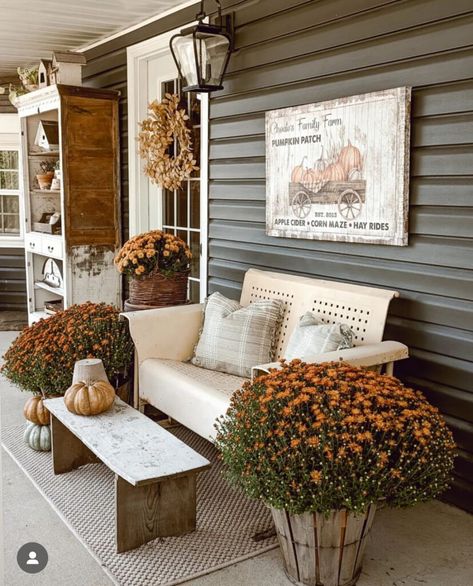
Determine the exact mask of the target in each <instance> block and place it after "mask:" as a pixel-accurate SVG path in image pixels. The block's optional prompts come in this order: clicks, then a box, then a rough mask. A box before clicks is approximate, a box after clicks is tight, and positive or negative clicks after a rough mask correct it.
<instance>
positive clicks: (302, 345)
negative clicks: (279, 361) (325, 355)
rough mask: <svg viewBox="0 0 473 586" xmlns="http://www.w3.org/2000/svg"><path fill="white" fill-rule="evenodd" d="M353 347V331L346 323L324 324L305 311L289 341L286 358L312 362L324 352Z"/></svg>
mask: <svg viewBox="0 0 473 586" xmlns="http://www.w3.org/2000/svg"><path fill="white" fill-rule="evenodd" d="M345 348H353V332H352V331H351V329H350V328H349V327H348V326H346V325H345V324H324V323H322V322H321V321H320V319H319V318H318V317H316V316H315V315H314V314H313V313H311V312H310V311H308V312H307V313H305V314H304V315H303V316H302V317H301V319H300V321H299V323H298V324H297V327H296V328H295V329H294V331H293V332H292V334H291V337H290V338H289V342H288V343H287V347H286V352H285V358H286V360H293V359H294V358H300V359H301V360H302V361H303V362H312V361H313V360H314V359H315V357H316V356H317V355H318V354H321V353H322V352H333V351H334V350H343V349H345Z"/></svg>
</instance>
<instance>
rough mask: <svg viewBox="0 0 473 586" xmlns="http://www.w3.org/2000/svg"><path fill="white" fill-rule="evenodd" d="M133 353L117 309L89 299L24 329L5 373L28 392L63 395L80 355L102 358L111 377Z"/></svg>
mask: <svg viewBox="0 0 473 586" xmlns="http://www.w3.org/2000/svg"><path fill="white" fill-rule="evenodd" d="M132 353H133V342H132V341H131V338H130V335H129V333H128V330H127V327H126V324H125V323H123V322H121V321H119V312H118V310H117V309H116V308H115V307H113V306H111V305H106V304H105V303H90V302H89V303H84V304H82V305H73V306H72V307H70V308H69V309H66V310H65V311H61V312H58V313H56V314H55V315H52V316H51V317H49V318H48V319H42V320H40V321H38V322H36V323H35V324H33V325H32V326H30V327H29V328H25V329H24V330H23V331H22V332H21V334H20V335H19V336H18V337H17V338H16V339H15V340H14V341H13V343H12V344H11V346H10V348H9V349H8V350H7V352H6V354H5V356H4V359H5V364H4V365H3V367H2V373H3V374H4V375H5V376H6V377H7V378H8V379H10V380H11V381H12V382H14V383H15V384H17V385H18V386H19V387H20V388H21V389H23V390H25V391H30V392H33V393H40V392H41V391H44V392H45V393H47V394H57V395H63V394H64V393H65V391H66V390H67V388H68V387H69V386H70V384H71V382H72V374H73V370H74V364H75V362H76V361H77V360H82V359H83V358H91V357H94V358H100V359H101V360H102V361H103V364H104V367H105V371H106V373H107V376H108V377H109V379H110V380H112V379H113V377H114V375H116V374H117V373H119V372H121V371H122V370H126V369H128V368H129V366H130V363H131V360H132V355H133V354H132Z"/></svg>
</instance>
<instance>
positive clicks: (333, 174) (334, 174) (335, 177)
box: [324, 163, 347, 182]
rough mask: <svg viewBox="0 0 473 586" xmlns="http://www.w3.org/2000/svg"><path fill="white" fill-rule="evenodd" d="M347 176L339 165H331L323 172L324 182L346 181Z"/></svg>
mask: <svg viewBox="0 0 473 586" xmlns="http://www.w3.org/2000/svg"><path fill="white" fill-rule="evenodd" d="M346 178H347V174H346V173H345V169H344V168H343V167H342V165H340V163H332V164H331V165H329V166H328V167H327V168H326V169H325V171H324V180H325V181H336V182H340V181H346Z"/></svg>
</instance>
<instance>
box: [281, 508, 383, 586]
mask: <svg viewBox="0 0 473 586" xmlns="http://www.w3.org/2000/svg"><path fill="white" fill-rule="evenodd" d="M375 512H376V505H370V507H369V508H368V510H367V511H366V512H365V513H360V514H359V515H355V514H354V513H352V512H349V511H332V512H331V513H329V514H328V516H325V515H323V514H322V513H303V514H302V515H290V514H289V513H287V512H286V511H284V510H280V509H271V513H272V515H273V520H274V524H275V526H276V532H277V535H278V540H279V545H280V547H281V551H282V554H283V559H284V569H285V572H286V574H287V577H288V578H289V580H291V582H293V583H295V584H300V585H304V586H354V584H356V582H357V580H358V577H359V575H360V573H361V566H362V562H363V553H364V550H365V546H366V542H367V538H368V535H369V532H370V529H371V526H372V524H373V519H374V514H375Z"/></svg>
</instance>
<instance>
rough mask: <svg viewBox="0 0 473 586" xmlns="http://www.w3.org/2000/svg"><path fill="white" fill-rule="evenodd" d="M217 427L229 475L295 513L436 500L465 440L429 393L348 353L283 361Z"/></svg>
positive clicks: (242, 393) (238, 397)
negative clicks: (340, 359)
mask: <svg viewBox="0 0 473 586" xmlns="http://www.w3.org/2000/svg"><path fill="white" fill-rule="evenodd" d="M217 431H218V435H217V441H216V444H217V447H218V448H219V449H220V451H221V454H222V458H223V461H224V464H225V466H226V474H227V477H228V479H229V480H230V481H231V482H232V483H233V484H234V485H236V486H239V487H241V488H243V490H244V491H245V492H246V494H247V495H249V496H250V497H252V498H255V499H260V500H262V501H264V502H265V503H266V504H267V505H270V506H272V507H275V508H277V509H286V510H287V511H289V512H290V513H294V514H299V513H304V512H306V511H312V512H319V513H327V512H329V511H331V510H341V509H347V510H350V511H355V512H357V511H358V512H361V511H364V510H366V508H367V506H368V505H369V504H371V503H376V502H378V501H380V500H384V501H385V502H386V503H387V504H389V505H393V506H408V505H413V504H415V503H417V502H421V501H427V500H429V499H431V498H434V497H436V496H438V495H439V494H440V493H441V492H442V491H443V490H445V489H446V488H447V486H448V483H449V480H450V474H451V470H452V466H453V458H454V448H455V445H454V442H453V438H452V434H451V432H450V431H449V429H448V428H447V426H446V424H445V422H444V420H443V419H442V417H441V416H440V414H439V412H438V410H437V409H436V408H435V407H433V406H432V405H430V404H429V403H428V402H427V400H426V399H425V397H424V396H423V395H422V393H420V392H419V391H415V390H413V389H409V388H406V387H405V386H404V385H403V384H402V383H401V382H400V381H399V380H397V379H396V378H394V377H390V376H385V375H379V374H376V373H374V372H372V371H368V370H363V369H361V368H355V367H351V366H349V365H346V364H343V363H323V364H304V363H301V362H300V361H298V360H294V361H292V362H291V363H289V364H288V363H285V362H283V363H282V368H281V369H280V370H276V369H272V370H271V372H270V373H269V374H266V375H263V376H260V377H258V378H256V379H255V380H254V381H253V383H250V382H248V383H245V385H244V386H243V388H242V389H241V390H239V391H237V392H236V393H235V394H234V396H233V398H232V401H231V406H230V408H229V410H228V412H227V414H226V416H225V417H223V418H221V419H220V420H219V421H218V422H217Z"/></svg>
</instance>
